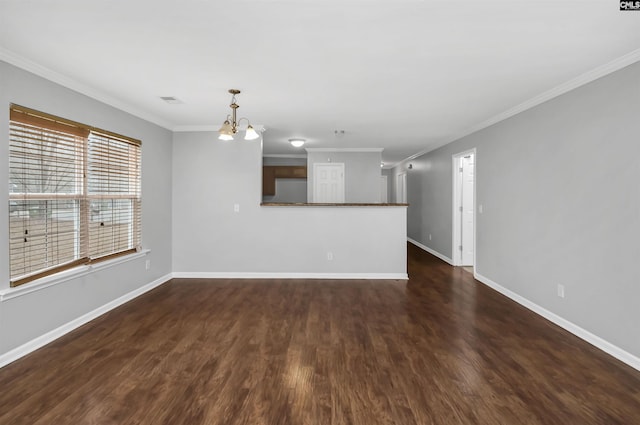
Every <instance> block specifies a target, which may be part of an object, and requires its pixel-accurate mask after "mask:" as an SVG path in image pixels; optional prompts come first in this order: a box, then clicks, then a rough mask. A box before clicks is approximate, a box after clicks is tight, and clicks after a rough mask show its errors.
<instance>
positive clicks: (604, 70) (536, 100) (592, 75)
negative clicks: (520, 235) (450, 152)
mask: <svg viewBox="0 0 640 425" xmlns="http://www.w3.org/2000/svg"><path fill="white" fill-rule="evenodd" d="M638 61H640V49H637V50H634V51H632V52H629V53H627V54H626V55H624V56H621V57H619V58H617V59H614V60H612V61H611V62H608V63H606V64H604V65H601V66H599V67H597V68H594V69H592V70H591V71H587V72H585V73H584V74H581V75H579V76H577V77H576V78H573V79H571V80H569V81H567V82H565V83H562V84H560V85H558V86H556V87H554V88H552V89H550V90H547V91H546V92H543V93H541V94H539V95H538V96H535V97H533V98H531V99H529V100H527V101H525V102H522V103H521V104H519V105H516V106H514V107H513V108H510V109H507V110H506V111H504V112H502V113H500V114H498V115H495V116H493V117H491V118H489V119H488V120H486V121H483V122H481V123H479V124H476V125H474V126H472V127H470V128H468V129H466V130H464V131H462V132H461V133H458V134H456V135H454V136H451V137H448V138H447V139H445V140H442V141H440V142H438V143H436V144H435V145H433V146H431V147H429V148H427V149H424V150H422V151H420V152H418V153H416V154H413V155H411V156H409V157H407V158H405V159H403V160H401V161H398V162H396V163H395V164H393V166H392V167H396V166H398V165H399V164H402V163H403V162H405V161H411V160H414V159H416V158H418V157H419V156H422V155H424V154H427V153H429V152H431V151H434V150H436V149H438V148H439V147H442V146H444V145H446V144H449V143H451V142H455V141H456V140H459V139H462V138H463V137H465V136H468V135H470V134H473V133H475V132H477V131H480V130H482V129H484V128H487V127H489V126H492V125H493V124H496V123H499V122H500V121H504V120H506V119H507V118H511V117H512V116H514V115H517V114H519V113H521V112H524V111H526V110H528V109H531V108H533V107H535V106H538V105H540V104H541V103H544V102H547V101H549V100H551V99H553V98H555V97H558V96H560V95H563V94H565V93H567V92H569V91H571V90H575V89H577V88H578V87H581V86H584V85H586V84H588V83H590V82H592V81H595V80H597V79H598V78H602V77H604V76H606V75H609V74H611V73H614V72H616V71H619V70H621V69H622V68H624V67H626V66H629V65H631V64H634V63H636V62H638Z"/></svg>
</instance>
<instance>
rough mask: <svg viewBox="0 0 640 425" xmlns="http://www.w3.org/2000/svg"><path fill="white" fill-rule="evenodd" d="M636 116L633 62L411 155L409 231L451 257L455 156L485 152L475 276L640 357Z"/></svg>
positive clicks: (639, 123) (639, 128)
mask: <svg viewBox="0 0 640 425" xmlns="http://www.w3.org/2000/svg"><path fill="white" fill-rule="evenodd" d="M639 111H640V63H636V64H634V65H631V66H628V67H626V68H624V69H622V70H620V71H618V72H615V73H613V74H611V75H608V76H606V77H604V78H601V79H599V80H596V81H594V82H592V83H590V84H588V85H585V86H583V87H580V88H578V89H576V90H573V91H571V92H569V93H566V94H564V95H562V96H559V97H557V98H555V99H553V100H550V101H548V102H546V103H543V104H541V105H539V106H537V107H535V108H533V109H530V110H528V111H526V112H523V113H521V114H518V115H516V116H514V117H512V118H509V119H507V120H505V121H502V122H500V123H498V124H495V125H493V126H491V127H488V128H486V129H484V130H482V131H479V132H476V133H474V134H471V135H469V136H467V137H464V138H462V139H460V140H458V141H456V142H453V143H451V144H448V145H446V146H444V147H442V148H440V149H438V150H436V151H433V152H430V153H428V154H426V155H423V156H421V157H419V158H417V159H414V160H412V161H411V162H412V163H413V165H414V168H413V169H412V170H410V171H409V172H408V182H407V187H408V198H409V199H408V201H409V203H410V207H409V209H408V236H409V237H410V238H412V239H415V240H416V241H418V242H420V243H421V244H423V245H426V246H427V247H429V248H431V249H433V250H435V251H437V252H439V253H441V254H443V255H444V256H446V257H449V258H451V255H452V251H451V249H452V240H451V239H452V237H451V232H452V227H451V226H452V223H451V208H452V160H451V158H452V155H453V154H455V153H458V152H462V151H464V150H467V149H470V148H474V147H475V148H477V159H476V161H477V166H476V171H477V180H476V183H477V188H476V191H477V205H482V206H483V209H484V213H483V214H477V220H476V225H477V226H476V228H477V233H476V237H477V239H476V255H477V264H476V272H477V273H478V274H480V275H482V276H484V277H487V278H489V279H490V280H492V281H494V282H496V283H498V284H499V285H501V286H503V287H505V288H507V289H509V290H511V291H513V292H515V293H516V294H518V295H520V296H522V297H524V298H526V299H528V300H530V301H532V302H534V303H535V304H537V305H539V306H541V307H543V308H545V309H547V310H549V311H551V312H552V313H555V314H557V315H558V316H560V317H562V318H564V319H566V320H568V321H570V322H572V323H574V324H576V325H578V326H580V327H582V328H583V329H586V330H587V331H589V332H591V333H593V334H595V335H597V336H599V337H600V338H603V339H604V340H606V341H608V342H610V343H612V344H614V345H616V346H618V347H620V348H622V349H624V350H626V351H627V352H629V353H631V354H633V355H635V356H636V357H640V338H638V324H640V309H639V308H638V300H639V299H640V284H639V283H640V268H639V267H638V265H637V263H638V259H640V244H638V241H637V237H638V235H640V190H638V185H639V182H640V120H639V119H638V113H639ZM404 167H406V164H401V165H400V166H398V167H396V168H395V169H394V174H395V175H397V174H398V173H399V172H400V170H401V169H403V168H404ZM429 233H431V234H432V240H431V241H429V239H428V234H429ZM558 284H563V285H565V288H566V297H565V298H564V299H562V298H559V297H557V295H556V288H557V285H558Z"/></svg>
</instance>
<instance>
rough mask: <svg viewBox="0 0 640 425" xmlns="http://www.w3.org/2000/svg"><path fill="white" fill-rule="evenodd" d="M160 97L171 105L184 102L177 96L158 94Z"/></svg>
mask: <svg viewBox="0 0 640 425" xmlns="http://www.w3.org/2000/svg"><path fill="white" fill-rule="evenodd" d="M160 99H162V100H164V101H165V102H167V103H170V104H172V105H179V104H181V103H184V102H183V101H181V100H180V99H178V98H177V97H173V96H160Z"/></svg>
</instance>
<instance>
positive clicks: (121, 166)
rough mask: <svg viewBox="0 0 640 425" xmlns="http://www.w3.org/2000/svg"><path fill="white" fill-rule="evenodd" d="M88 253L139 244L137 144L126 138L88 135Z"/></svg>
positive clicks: (104, 252)
mask: <svg viewBox="0 0 640 425" xmlns="http://www.w3.org/2000/svg"><path fill="white" fill-rule="evenodd" d="M88 171H89V172H88V177H89V178H88V198H89V200H90V212H91V214H90V220H89V240H90V245H89V256H90V257H92V258H99V257H103V256H106V255H110V254H112V253H114V252H120V251H126V250H131V249H135V248H136V247H137V246H138V245H139V243H140V225H141V223H140V216H141V214H140V147H139V146H138V145H136V144H132V143H130V142H129V141H127V140H124V139H120V138H117V137H114V136H110V135H107V134H102V133H98V132H92V133H91V134H90V135H89V156H88Z"/></svg>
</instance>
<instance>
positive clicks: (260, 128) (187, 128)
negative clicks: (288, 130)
mask: <svg viewBox="0 0 640 425" xmlns="http://www.w3.org/2000/svg"><path fill="white" fill-rule="evenodd" d="M251 126H252V127H253V129H254V130H255V131H257V132H258V133H264V132H265V130H266V128H265V126H264V125H262V124H257V125H253V124H252V125H251ZM171 130H172V131H173V132H175V133H187V132H192V131H193V132H198V131H218V130H220V126H219V125H210V124H207V125H177V126H175V127H172V128H171ZM239 130H240V131H244V130H246V128H240V129H239Z"/></svg>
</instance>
